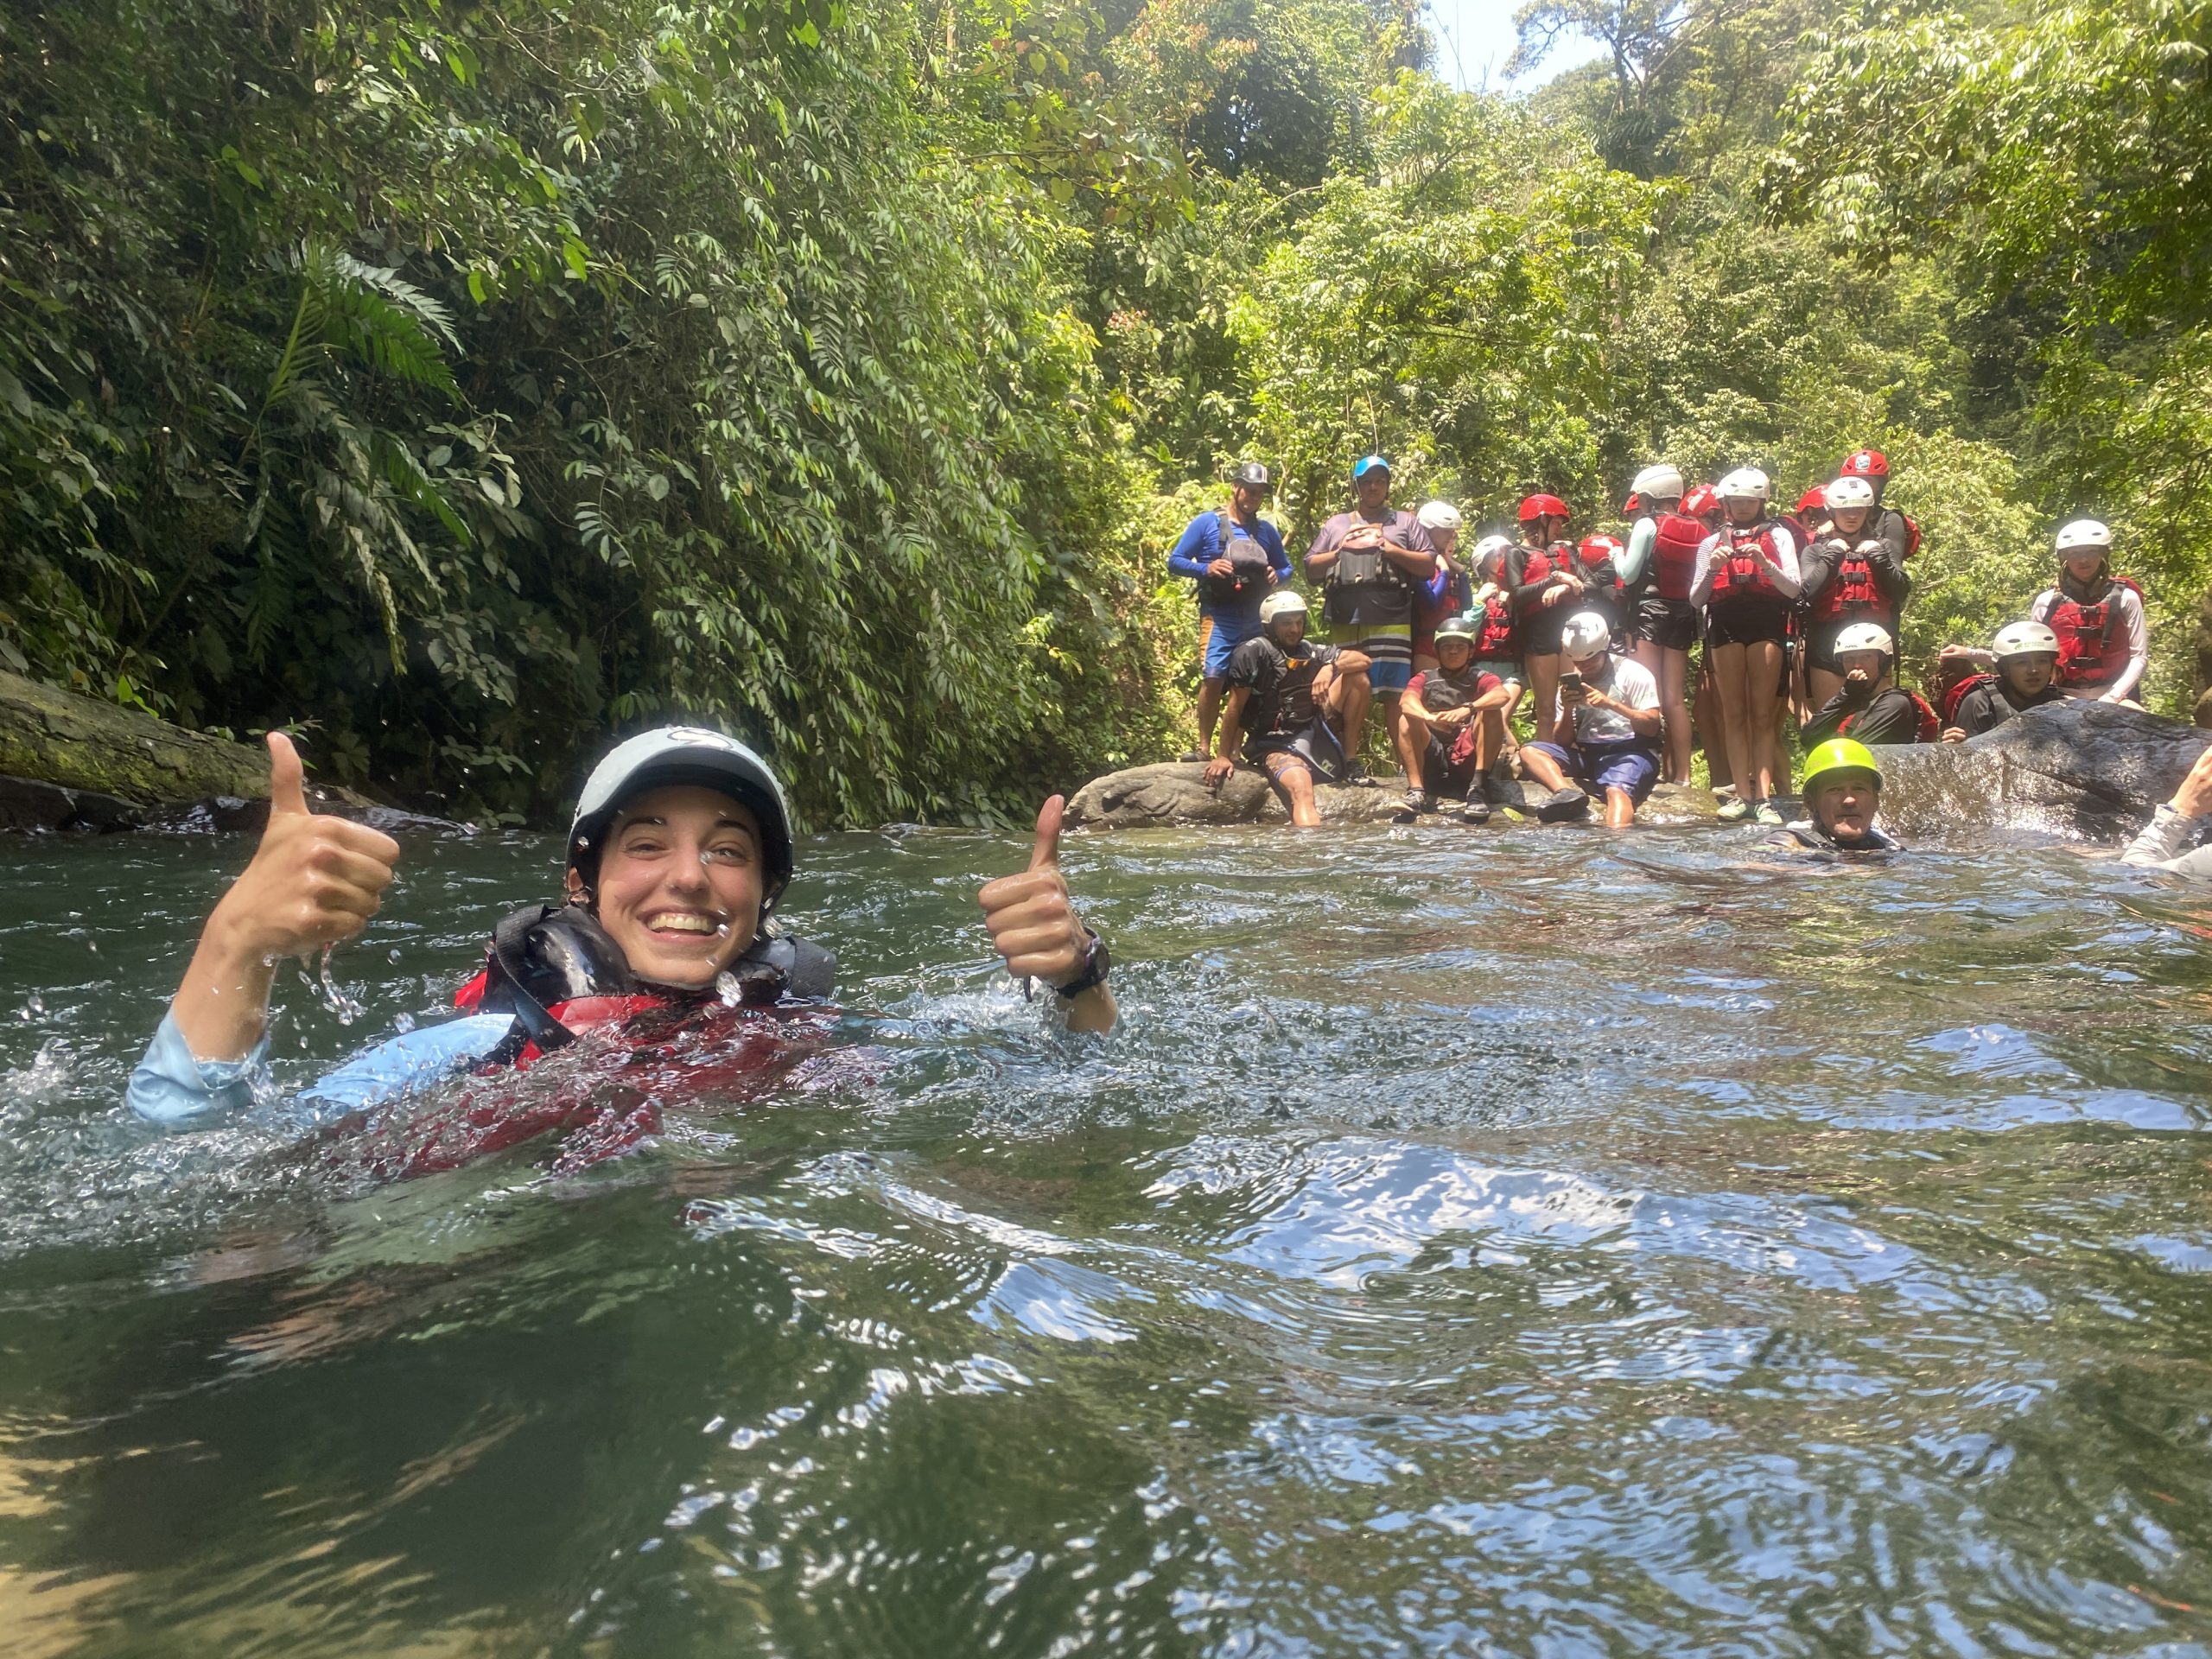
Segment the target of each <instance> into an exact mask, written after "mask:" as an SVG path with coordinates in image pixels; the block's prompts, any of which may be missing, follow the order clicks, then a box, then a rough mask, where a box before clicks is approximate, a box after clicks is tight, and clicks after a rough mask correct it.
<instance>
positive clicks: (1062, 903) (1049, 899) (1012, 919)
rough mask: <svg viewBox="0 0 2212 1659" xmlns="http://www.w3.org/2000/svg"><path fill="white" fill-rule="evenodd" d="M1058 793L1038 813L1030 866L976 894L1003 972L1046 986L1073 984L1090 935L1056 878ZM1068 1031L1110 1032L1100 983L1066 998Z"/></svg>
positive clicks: (1108, 1006) (1111, 1015)
mask: <svg viewBox="0 0 2212 1659" xmlns="http://www.w3.org/2000/svg"><path fill="white" fill-rule="evenodd" d="M1063 804H1064V803H1063V802H1062V800H1061V798H1060V797H1059V796H1058V795H1055V796H1053V797H1052V798H1051V799H1050V800H1048V801H1046V803H1045V804H1044V806H1043V808H1042V809H1041V810H1039V812H1038V814H1037V839H1036V841H1035V842H1034V843H1033V845H1032V846H1031V848H1030V850H1029V868H1027V869H1026V870H1024V871H1023V872H1022V873H1021V874H1019V875H1002V876H1001V877H1000V878H999V879H998V880H995V881H990V882H986V883H985V884H984V886H983V888H982V891H981V892H979V893H977V894H976V900H977V902H978V903H980V904H981V905H982V906H983V925H984V926H986V927H988V928H989V929H990V931H991V945H992V948H993V949H995V950H997V952H998V953H999V955H1000V956H1001V957H1004V958H1005V959H1006V967H1007V972H1008V973H1010V974H1018V975H1020V976H1023V977H1025V978H1028V979H1041V980H1043V981H1044V982H1046V984H1048V985H1052V986H1055V987H1058V986H1061V985H1067V984H1071V983H1073V982H1074V981H1075V980H1076V979H1077V977H1078V976H1081V975H1082V973H1083V971H1084V966H1085V963H1086V960H1087V958H1088V956H1089V953H1090V937H1091V936H1090V930H1089V929H1087V928H1085V927H1084V925H1083V924H1082V922H1081V921H1079V920H1078V919H1077V917H1076V913H1075V906H1074V904H1073V903H1072V902H1071V900H1070V899H1069V898H1068V884H1067V879H1066V878H1065V876H1063V875H1062V874H1060V812H1061V809H1062V806H1063ZM1067 1008H1068V1028H1069V1029H1070V1030H1071V1031H1111V1030H1112V1029H1113V1028H1114V1020H1115V1015H1116V1010H1115V1007H1114V993H1113V992H1112V991H1111V990H1109V989H1108V988H1107V987H1106V985H1105V983H1104V982H1103V981H1102V982H1099V983H1098V984H1096V985H1093V986H1091V987H1090V988H1089V989H1087V990H1084V991H1079V992H1077V994H1076V995H1074V996H1073V997H1071V998H1069V999H1067Z"/></svg>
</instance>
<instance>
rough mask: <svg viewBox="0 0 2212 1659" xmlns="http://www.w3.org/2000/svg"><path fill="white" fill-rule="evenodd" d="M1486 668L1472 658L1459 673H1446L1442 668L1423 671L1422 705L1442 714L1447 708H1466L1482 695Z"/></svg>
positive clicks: (1434, 712)
mask: <svg viewBox="0 0 2212 1659" xmlns="http://www.w3.org/2000/svg"><path fill="white" fill-rule="evenodd" d="M1485 672H1487V671H1486V670H1484V669H1483V668H1481V667H1479V666H1478V665H1477V664H1476V663H1475V661H1474V660H1473V659H1472V658H1469V659H1468V662H1467V665H1466V666H1465V668H1463V669H1461V670H1460V671H1459V673H1457V674H1456V675H1455V674H1446V672H1445V671H1443V670H1442V669H1440V668H1430V669H1424V670H1422V671H1421V707H1422V708H1424V709H1427V710H1428V712H1429V713H1430V714H1432V715H1440V714H1442V713H1444V712H1445V710H1446V709H1464V708H1465V707H1466V706H1467V705H1468V704H1469V703H1471V702H1473V701H1474V700H1475V699H1476V698H1477V697H1479V696H1482V694H1483V692H1482V678H1483V675H1484V673H1485Z"/></svg>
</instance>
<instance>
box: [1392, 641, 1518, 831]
mask: <svg viewBox="0 0 2212 1659" xmlns="http://www.w3.org/2000/svg"><path fill="white" fill-rule="evenodd" d="M1477 636H1478V625H1477V624H1476V623H1474V622H1473V621H1471V620H1469V619H1468V618H1466V617H1464V616H1454V617H1450V618H1447V619H1446V620H1444V621H1442V622H1440V623H1439V624H1438V625H1437V628H1436V638H1435V650H1436V660H1437V666H1436V667H1434V668H1431V669H1423V670H1421V671H1417V672H1416V673H1415V674H1414V677H1413V679H1412V680H1411V682H1409V683H1408V685H1407V687H1406V702H1405V712H1406V720H1405V728H1404V731H1403V733H1402V736H1401V738H1400V741H1399V747H1398V758H1399V759H1400V760H1402V761H1404V762H1405V766H1406V784H1407V789H1406V799H1405V804H1404V805H1402V806H1401V807H1400V808H1399V809H1398V811H1397V814H1396V818H1397V822H1399V823H1412V822H1413V821H1414V814H1416V813H1420V812H1427V811H1432V810H1434V808H1435V805H1436V798H1437V797H1438V796H1439V795H1446V796H1452V797H1454V798H1458V799H1459V800H1462V801H1464V802H1465V805H1464V806H1462V807H1461V808H1460V810H1459V817H1461V818H1462V819H1464V820H1465V822H1467V823H1487V822H1488V821H1489V819H1490V769H1491V766H1492V764H1493V763H1494V762H1495V761H1496V760H1497V732H1496V730H1495V729H1494V728H1493V727H1492V726H1491V722H1490V721H1487V720H1486V719H1484V715H1489V714H1491V713H1494V712H1497V711H1502V710H1503V709H1504V708H1505V707H1506V706H1507V705H1508V704H1509V703H1510V702H1512V701H1513V699H1514V698H1516V696H1519V695H1520V688H1519V686H1517V685H1508V684H1506V683H1504V682H1503V681H1502V680H1500V679H1499V678H1498V677H1497V675H1495V674H1493V673H1491V672H1489V671H1486V670H1485V669H1484V668H1483V667H1482V666H1481V664H1478V663H1477V662H1476V661H1475V644H1476V639H1477Z"/></svg>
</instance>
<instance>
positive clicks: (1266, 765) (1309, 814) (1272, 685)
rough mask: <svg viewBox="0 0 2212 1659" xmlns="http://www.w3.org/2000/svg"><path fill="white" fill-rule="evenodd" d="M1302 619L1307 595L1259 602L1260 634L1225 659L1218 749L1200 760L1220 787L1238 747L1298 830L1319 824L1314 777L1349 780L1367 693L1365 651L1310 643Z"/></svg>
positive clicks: (1277, 595)
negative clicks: (1269, 785)
mask: <svg viewBox="0 0 2212 1659" xmlns="http://www.w3.org/2000/svg"><path fill="white" fill-rule="evenodd" d="M1308 620H1309V618H1308V616H1307V613H1306V601H1305V600H1304V599H1302V598H1300V596H1299V595H1298V594H1294V593H1287V592H1286V593H1274V594H1268V597H1267V600H1266V601H1265V602H1264V603H1263V604H1262V605H1261V607H1260V632H1258V633H1256V634H1255V635H1254V636H1253V637H1252V638H1251V639H1247V640H1246V641H1245V642H1244V643H1243V645H1239V646H1237V647H1236V651H1235V652H1233V653H1232V654H1231V655H1230V659H1229V696H1228V699H1227V701H1226V702H1224V703H1223V705H1222V710H1221V747H1219V748H1218V749H1217V750H1216V751H1215V753H1214V756H1213V759H1212V760H1209V761H1208V762H1207V763H1206V782H1207V783H1209V784H1211V785H1213V786H1214V787H1215V788H1217V789H1218V788H1219V787H1220V786H1221V785H1222V784H1224V782H1226V781H1227V779H1228V778H1229V775H1230V772H1234V771H1235V770H1236V760H1237V755H1238V753H1239V748H1240V746H1241V747H1242V753H1243V758H1244V759H1245V760H1247V761H1249V763H1250V764H1252V765H1253V766H1258V767H1259V768H1261V769H1262V771H1264V772H1266V773H1267V774H1268V778H1269V779H1271V780H1272V781H1273V782H1274V786H1275V787H1276V788H1277V789H1278V790H1280V791H1281V792H1282V796H1283V798H1284V800H1285V801H1287V803H1288V804H1289V806H1290V821H1291V822H1292V823H1294V824H1296V825H1298V826H1299V827H1300V828H1301V829H1312V828H1313V826H1315V825H1317V824H1319V823H1320V822H1321V809H1320V805H1319V802H1317V801H1316V800H1315V799H1314V796H1313V785H1314V780H1315V779H1317V778H1319V779H1326V780H1327V781H1328V782H1331V783H1339V784H1341V783H1349V782H1351V780H1352V776H1353V773H1354V772H1355V766H1354V762H1353V760H1352V759H1351V754H1352V747H1353V745H1355V744H1356V743H1357V741H1359V733H1360V729H1361V727H1362V725H1363V722H1364V721H1366V719H1367V705H1368V702H1369V700H1370V697H1371V696H1372V695H1373V694H1372V691H1371V690H1370V686H1369V683H1368V669H1369V658H1368V656H1367V653H1366V652H1361V651H1354V650H1352V649H1351V647H1349V646H1344V645H1319V644H1316V643H1315V642H1314V641H1313V639H1312V638H1311V637H1310V635H1309V633H1308V632H1307V623H1308Z"/></svg>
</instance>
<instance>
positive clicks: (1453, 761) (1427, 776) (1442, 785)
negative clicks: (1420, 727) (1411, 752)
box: [1421, 734, 1475, 798]
mask: <svg viewBox="0 0 2212 1659" xmlns="http://www.w3.org/2000/svg"><path fill="white" fill-rule="evenodd" d="M1455 757H1456V758H1455ZM1421 781H1422V783H1423V784H1424V785H1427V789H1428V792H1429V793H1430V794H1432V795H1457V796H1459V797H1461V798H1465V795H1466V793H1467V791H1469V790H1471V789H1472V788H1473V787H1474V785H1475V751H1474V746H1473V745H1472V744H1471V743H1469V744H1465V745H1462V744H1460V743H1457V742H1454V743H1452V744H1450V745H1449V746H1447V745H1446V744H1444V743H1442V742H1440V741H1438V740H1437V738H1436V737H1435V736H1434V735H1433V734H1431V736H1430V737H1429V740H1428V748H1427V752H1426V753H1424V754H1423V755H1422V756H1421Z"/></svg>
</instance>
